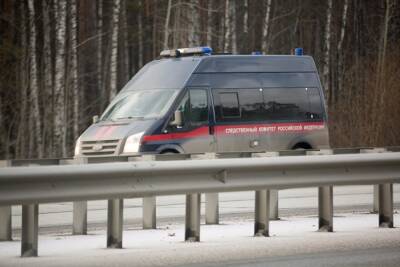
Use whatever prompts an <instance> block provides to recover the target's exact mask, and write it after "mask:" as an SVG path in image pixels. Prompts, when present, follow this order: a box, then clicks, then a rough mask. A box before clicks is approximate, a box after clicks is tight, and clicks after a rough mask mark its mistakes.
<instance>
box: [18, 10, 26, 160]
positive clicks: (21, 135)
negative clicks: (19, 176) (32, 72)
mask: <svg viewBox="0 0 400 267" xmlns="http://www.w3.org/2000/svg"><path fill="white" fill-rule="evenodd" d="M25 14H26V5H25V2H21V3H20V19H21V21H20V23H21V29H20V33H21V35H20V46H21V59H20V62H19V66H18V69H19V72H18V73H19V76H17V78H19V81H18V84H19V87H20V89H21V92H20V98H19V103H21V107H20V110H19V119H20V120H19V127H18V140H19V142H18V146H19V149H18V150H17V158H26V157H28V151H27V147H28V137H29V136H28V134H27V133H28V130H27V129H28V128H27V126H28V121H29V120H28V117H27V110H28V77H29V70H28V68H29V62H28V51H27V47H28V46H27V28H26V16H25Z"/></svg>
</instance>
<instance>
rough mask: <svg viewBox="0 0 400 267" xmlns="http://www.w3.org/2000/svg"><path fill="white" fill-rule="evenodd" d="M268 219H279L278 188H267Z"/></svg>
mask: <svg viewBox="0 0 400 267" xmlns="http://www.w3.org/2000/svg"><path fill="white" fill-rule="evenodd" d="M269 219H270V220H279V190H276V189H271V190H269Z"/></svg>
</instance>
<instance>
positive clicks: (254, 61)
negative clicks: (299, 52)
mask: <svg viewBox="0 0 400 267" xmlns="http://www.w3.org/2000/svg"><path fill="white" fill-rule="evenodd" d="M199 58H200V59H201V62H200V64H199V66H198V67H197V68H196V70H195V71H194V73H216V72H222V73H227V72H230V73H243V72H244V73H245V72H315V71H316V67H315V63H314V60H313V59H312V57H310V56H291V55H216V56H201V57H199Z"/></svg>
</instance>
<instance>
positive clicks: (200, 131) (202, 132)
mask: <svg viewBox="0 0 400 267" xmlns="http://www.w3.org/2000/svg"><path fill="white" fill-rule="evenodd" d="M209 134H210V133H209V129H208V126H203V127H200V128H197V129H194V130H192V131H189V132H184V133H170V134H156V135H145V136H143V138H142V142H152V141H164V140H173V139H184V138H194V137H200V136H207V135H209Z"/></svg>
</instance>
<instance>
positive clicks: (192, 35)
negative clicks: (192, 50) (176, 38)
mask: <svg viewBox="0 0 400 267" xmlns="http://www.w3.org/2000/svg"><path fill="white" fill-rule="evenodd" d="M198 5H199V2H198V0H191V1H190V9H189V12H188V13H187V14H188V21H189V42H188V43H189V47H194V46H198V45H199V20H200V19H199V10H198Z"/></svg>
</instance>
